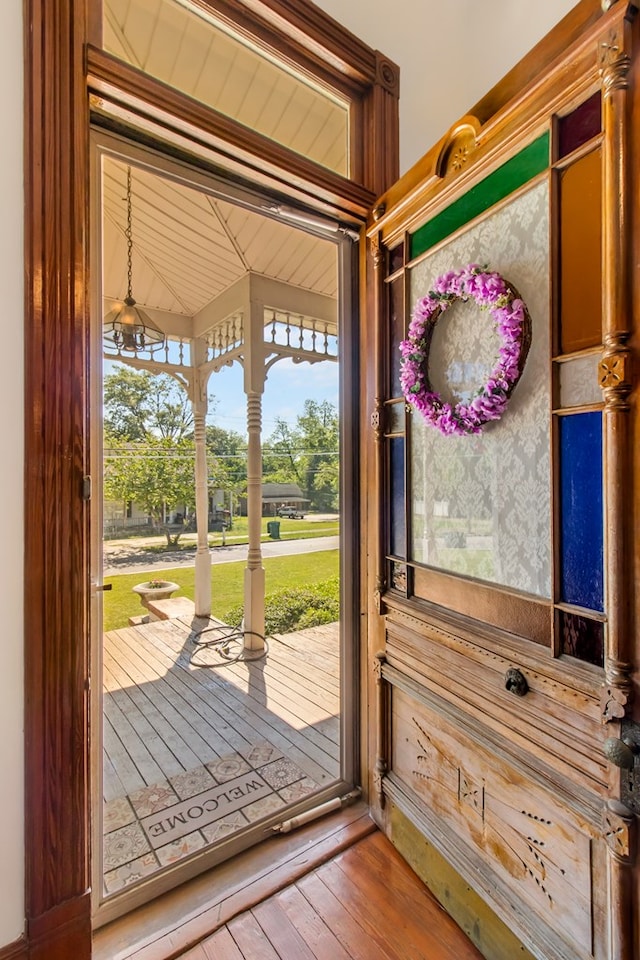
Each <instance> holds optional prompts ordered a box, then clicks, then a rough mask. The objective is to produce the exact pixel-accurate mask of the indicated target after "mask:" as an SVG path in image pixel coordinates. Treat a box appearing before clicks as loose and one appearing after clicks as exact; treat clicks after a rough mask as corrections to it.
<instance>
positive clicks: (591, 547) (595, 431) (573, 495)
mask: <svg viewBox="0 0 640 960" xmlns="http://www.w3.org/2000/svg"><path fill="white" fill-rule="evenodd" d="M560 530H561V557H560V570H561V591H562V600H563V601H564V602H565V603H573V604H576V605H577V606H580V607H586V608H587V609H589V610H603V609H604V576H603V504H602V415H601V413H599V412H595V413H577V414H574V415H572V416H567V417H560Z"/></svg>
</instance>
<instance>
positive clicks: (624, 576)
mask: <svg viewBox="0 0 640 960" xmlns="http://www.w3.org/2000/svg"><path fill="white" fill-rule="evenodd" d="M630 10H631V8H628V11H627V14H626V16H628V15H629V11H630ZM630 50H631V23H630V22H629V20H628V19H627V18H626V17H625V18H621V19H620V20H619V21H618V22H617V23H616V24H614V25H613V26H611V27H608V28H607V31H606V32H605V33H604V34H602V35H601V37H600V38H599V42H598V64H599V68H600V77H601V84H602V114H603V116H602V123H603V130H604V147H603V165H604V179H603V184H604V185H603V190H604V195H603V209H604V210H606V211H607V215H606V216H605V217H604V218H603V291H604V292H603V343H604V353H603V357H602V360H601V362H600V364H599V368H598V380H599V383H600V387H601V388H602V395H603V400H604V412H603V421H604V441H605V451H606V454H605V461H604V486H605V503H606V505H607V507H606V510H607V515H606V527H607V532H608V539H609V542H610V543H612V544H615V545H616V547H615V549H611V550H608V551H607V559H606V577H605V579H606V585H607V586H606V610H607V616H608V627H607V645H606V653H605V674H606V682H605V687H604V690H603V698H602V707H603V710H602V720H603V723H609V722H611V721H614V720H618V719H620V718H621V717H622V716H624V715H625V712H626V710H627V707H628V704H629V702H630V700H631V696H632V683H631V675H632V672H633V666H632V663H631V659H632V656H631V654H632V643H633V637H632V628H631V623H630V603H629V599H630V589H631V584H630V570H631V569H632V563H631V555H632V554H631V551H632V530H631V525H630V524H629V521H628V516H629V504H630V502H631V497H632V491H631V469H630V466H631V425H630V404H629V395H630V393H631V388H632V381H631V369H630V366H631V363H630V353H629V350H628V341H629V337H630V330H629V324H630V319H629V318H630V317H631V269H630V261H631V258H630V257H629V256H628V255H627V251H628V250H629V249H630V243H631V239H632V238H631V217H630V206H629V205H630V200H629V193H630V191H629V170H628V156H629V143H628V141H629V127H630V110H631V103H630V97H629V70H630V66H631V55H630Z"/></svg>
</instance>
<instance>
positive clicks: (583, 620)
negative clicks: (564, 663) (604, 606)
mask: <svg viewBox="0 0 640 960" xmlns="http://www.w3.org/2000/svg"><path fill="white" fill-rule="evenodd" d="M560 652H561V653H564V654H566V655H567V656H569V657H577V659H578V660H583V661H584V662H585V663H593V664H594V666H596V667H602V666H603V665H604V624H603V623H601V622H600V621H599V620H591V619H590V618H589V617H581V616H578V615H577V614H575V613H567V611H566V610H561V611H560Z"/></svg>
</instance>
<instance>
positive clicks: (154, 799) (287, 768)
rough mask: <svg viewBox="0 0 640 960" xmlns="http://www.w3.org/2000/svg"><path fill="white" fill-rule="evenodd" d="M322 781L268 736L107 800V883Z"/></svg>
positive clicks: (144, 870) (131, 876) (150, 867)
mask: <svg viewBox="0 0 640 960" xmlns="http://www.w3.org/2000/svg"><path fill="white" fill-rule="evenodd" d="M317 788H318V784H317V783H316V782H315V781H314V780H312V779H311V778H310V777H308V776H307V775H306V774H305V772H304V771H303V770H301V769H300V767H298V766H297V765H296V764H295V763H293V762H292V761H291V760H288V759H287V758H286V757H284V756H283V755H282V753H281V752H280V751H279V750H278V749H276V747H274V746H272V745H271V744H270V743H268V742H267V741H266V740H265V741H263V742H261V743H257V744H254V745H252V746H249V747H247V749H246V750H245V751H243V752H242V753H234V754H230V755H229V756H226V757H220V758H218V759H217V760H212V761H210V762H209V763H207V764H206V765H205V766H202V767H197V768H196V769H195V770H188V771H186V772H185V773H181V774H178V776H175V777H171V778H170V779H169V780H166V781H163V782H162V783H157V784H153V785H152V786H149V787H144V788H143V789H141V790H137V791H136V792H135V793H132V794H131V795H130V796H128V797H119V798H118V799H116V800H110V801H108V802H107V803H105V805H104V820H103V832H104V860H103V870H104V887H105V893H115V892H116V891H118V890H121V889H122V888H123V887H126V886H129V885H130V884H132V883H135V882H136V881H138V880H141V879H142V878H143V877H148V876H150V875H151V874H153V873H155V872H156V871H157V870H159V869H161V868H162V867H165V866H167V865H168V864H171V863H175V862H176V861H178V860H182V859H183V858H184V857H188V856H190V855H191V854H192V853H194V852H195V851H196V850H200V849H202V848H203V847H205V846H207V845H208V844H210V843H215V842H216V840H221V839H222V838H223V837H227V836H229V835H230V834H232V833H235V832H236V831H237V830H241V829H242V828H243V827H246V826H248V825H249V824H251V823H254V822H255V821H257V820H260V819H261V818H262V817H266V816H268V815H269V814H270V813H273V812H274V811H276V810H278V809H280V808H282V807H284V806H285V805H286V804H287V803H292V802H294V801H296V800H300V799H301V798H302V797H305V796H306V795H307V794H309V793H312V792H313V791H314V790H316V789H317Z"/></svg>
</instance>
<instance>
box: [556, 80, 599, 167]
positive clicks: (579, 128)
mask: <svg viewBox="0 0 640 960" xmlns="http://www.w3.org/2000/svg"><path fill="white" fill-rule="evenodd" d="M601 115H602V108H601V97H600V91H598V92H597V93H594V94H593V96H592V97H589V99H588V100H585V101H584V103H581V104H580V106H579V107H576V109H575V110H574V111H573V112H572V113H568V114H567V116H566V117H560V118H559V121H558V157H559V158H560V157H566V156H567V154H569V153H573V151H574V150H577V149H578V147H581V146H582V144H583V143H587V142H588V141H589V140H592V139H593V138H594V137H597V136H598V134H599V133H600V130H601V128H602V119H601Z"/></svg>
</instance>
